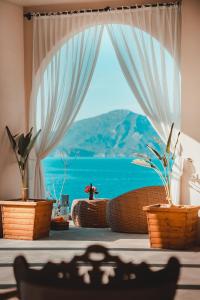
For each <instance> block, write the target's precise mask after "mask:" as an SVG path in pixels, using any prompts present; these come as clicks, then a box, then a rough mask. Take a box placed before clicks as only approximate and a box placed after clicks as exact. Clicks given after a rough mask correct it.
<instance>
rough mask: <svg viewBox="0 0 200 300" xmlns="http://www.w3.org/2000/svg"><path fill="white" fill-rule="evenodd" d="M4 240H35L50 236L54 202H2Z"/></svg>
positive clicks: (0, 202) (0, 204) (0, 203)
mask: <svg viewBox="0 0 200 300" xmlns="http://www.w3.org/2000/svg"><path fill="white" fill-rule="evenodd" d="M0 206H1V213H2V225H3V238H5V239H14V240H35V239H39V238H42V237H47V236H48V235H49V230H50V224H51V213H52V206H53V201H50V200H28V201H26V202H24V201H20V200H8V201H0Z"/></svg>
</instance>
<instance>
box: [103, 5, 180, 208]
mask: <svg viewBox="0 0 200 300" xmlns="http://www.w3.org/2000/svg"><path fill="white" fill-rule="evenodd" d="M121 13H122V14H123V17H124V23H128V24H131V23H132V24H133V26H129V25H126V26H124V25H123V24H120V25H116V24H109V25H107V29H108V32H109V35H110V38H111V41H112V44H113V46H114V49H115V52H116V55H117V58H118V60H119V63H120V66H121V69H122V71H123V74H124V76H125V78H126V79H127V82H128V84H129V86H130V88H131V90H132V91H133V93H134V95H135V97H136V99H137V100H138V102H139V104H140V106H141V108H142V109H143V111H144V113H145V114H146V115H147V117H148V118H149V119H150V121H151V123H152V124H153V126H154V128H155V129H156V131H157V132H158V134H159V135H160V137H161V138H162V140H163V141H164V142H166V141H167V136H168V134H169V131H170V127H171V124H172V123H173V122H174V123H175V132H177V131H178V130H180V125H181V103H180V98H181V97H180V70H179V66H180V65H179V64H180V9H179V7H178V6H176V5H174V6H170V7H167V6H165V7H159V6H157V7H148V8H143V9H138V10H135V11H127V12H126V13H124V12H123V11H122V12H121ZM118 14H119V12H118ZM135 24H137V26H134V25H135ZM141 28H142V30H141ZM155 36H156V38H157V39H156V38H155ZM166 39H167V45H168V49H166V48H165V47H164V44H166V43H165V41H166ZM168 50H169V51H168ZM174 136H176V135H174ZM173 174H174V177H173V180H172V196H173V201H174V202H176V203H177V202H179V185H180V175H181V166H180V157H179V156H177V160H176V162H175V164H174V172H173Z"/></svg>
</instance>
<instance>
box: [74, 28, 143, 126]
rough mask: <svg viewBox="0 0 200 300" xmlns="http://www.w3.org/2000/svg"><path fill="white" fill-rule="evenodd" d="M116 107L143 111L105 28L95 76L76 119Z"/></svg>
mask: <svg viewBox="0 0 200 300" xmlns="http://www.w3.org/2000/svg"><path fill="white" fill-rule="evenodd" d="M115 109H128V110H132V111H135V112H137V113H142V111H141V109H140V107H139V106H138V104H137V101H136V99H135V97H134V95H133V93H132V92H131V90H130V88H129V86H128V84H127V82H126V80H125V78H124V75H123V73H122V71H121V68H120V66H119V63H118V61H117V58H116V55H115V52H114V49H113V47H112V44H111V41H110V39H109V36H108V33H107V31H106V30H105V29H104V33H103V38H102V43H101V48H100V52H99V57H98V60H97V65H96V68H95V71H94V76H93V78H92V81H91V84H90V87H89V90H88V93H87V95H86V98H85V101H84V102H83V105H82V107H81V109H80V111H79V114H78V116H77V118H76V120H81V119H85V118H89V117H93V116H97V115H100V114H102V113H106V112H109V111H112V110H115Z"/></svg>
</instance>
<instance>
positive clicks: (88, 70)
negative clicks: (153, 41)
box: [29, 16, 103, 198]
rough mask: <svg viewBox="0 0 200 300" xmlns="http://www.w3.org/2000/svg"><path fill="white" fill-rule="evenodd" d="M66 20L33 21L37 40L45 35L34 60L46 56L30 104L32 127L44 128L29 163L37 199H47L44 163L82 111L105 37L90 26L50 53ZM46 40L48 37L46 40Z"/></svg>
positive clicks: (32, 185) (60, 17) (34, 80)
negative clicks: (80, 110)
mask: <svg viewBox="0 0 200 300" xmlns="http://www.w3.org/2000/svg"><path fill="white" fill-rule="evenodd" d="M65 18H66V16H53V17H43V22H41V20H39V19H40V18H34V37H35V38H36V39H37V41H38V38H39V37H40V33H42V32H43V39H42V40H41V42H40V43H39V44H38V45H39V47H37V48H36V47H34V51H35V52H34V58H35V59H34V61H35V62H36V61H37V59H36V58H38V56H40V55H41V53H42V55H43V56H44V57H45V60H44V61H43V62H42V64H41V66H40V68H35V69H34V71H35V72H36V73H35V74H34V77H33V78H34V79H33V89H32V90H33V92H32V97H31V105H30V126H33V127H34V130H35V131H37V130H39V129H40V128H41V129H42V131H41V134H40V137H39V138H38V140H37V142H36V145H35V147H34V151H33V153H32V157H31V159H30V164H29V190H30V197H34V198H41V197H44V196H45V190H44V179H43V174H42V166H41V160H42V159H43V158H45V157H46V156H47V155H48V154H49V153H50V151H51V150H52V149H53V148H54V147H55V146H56V145H57V144H58V143H59V141H60V140H61V139H62V137H63V135H64V134H65V133H66V132H67V130H68V129H69V127H70V126H71V124H72V122H73V120H74V119H75V117H76V115H77V113H78V111H79V109H80V106H81V104H82V102H83V100H84V98H85V95H86V93H87V90H88V88H89V85H90V81H91V78H92V75H93V72H94V68H95V65H96V61H97V57H98V53H99V48H100V42H101V37H102V30H103V27H102V26H101V25H98V26H95V27H91V28H88V29H87V30H85V31H83V32H81V33H79V34H76V35H75V36H74V37H71V38H69V39H67V40H66V39H64V40H63V41H62V43H60V44H59V45H57V47H54V48H53V51H52V52H51V53H50V54H49V53H48V46H47V45H48V44H49V43H50V41H53V40H54V37H55V35H59V34H60V33H59V30H60V31H63V26H64V24H63V23H62V19H63V20H64V21H63V22H65ZM77 20H78V19H77ZM71 25H72V24H71ZM44 32H46V34H44ZM44 37H46V38H47V37H48V38H47V39H46V40H45V39H44ZM36 49H37V51H36ZM45 51H46V53H45ZM44 53H45V54H44ZM34 66H35V67H36V65H34Z"/></svg>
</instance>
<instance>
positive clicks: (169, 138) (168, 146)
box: [166, 123, 174, 154]
mask: <svg viewBox="0 0 200 300" xmlns="http://www.w3.org/2000/svg"><path fill="white" fill-rule="evenodd" d="M173 128H174V123H172V125H171V129H170V133H169V137H168V140H167V146H166V153H168V154H170V152H171V150H170V149H171V140H172V132H173Z"/></svg>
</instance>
